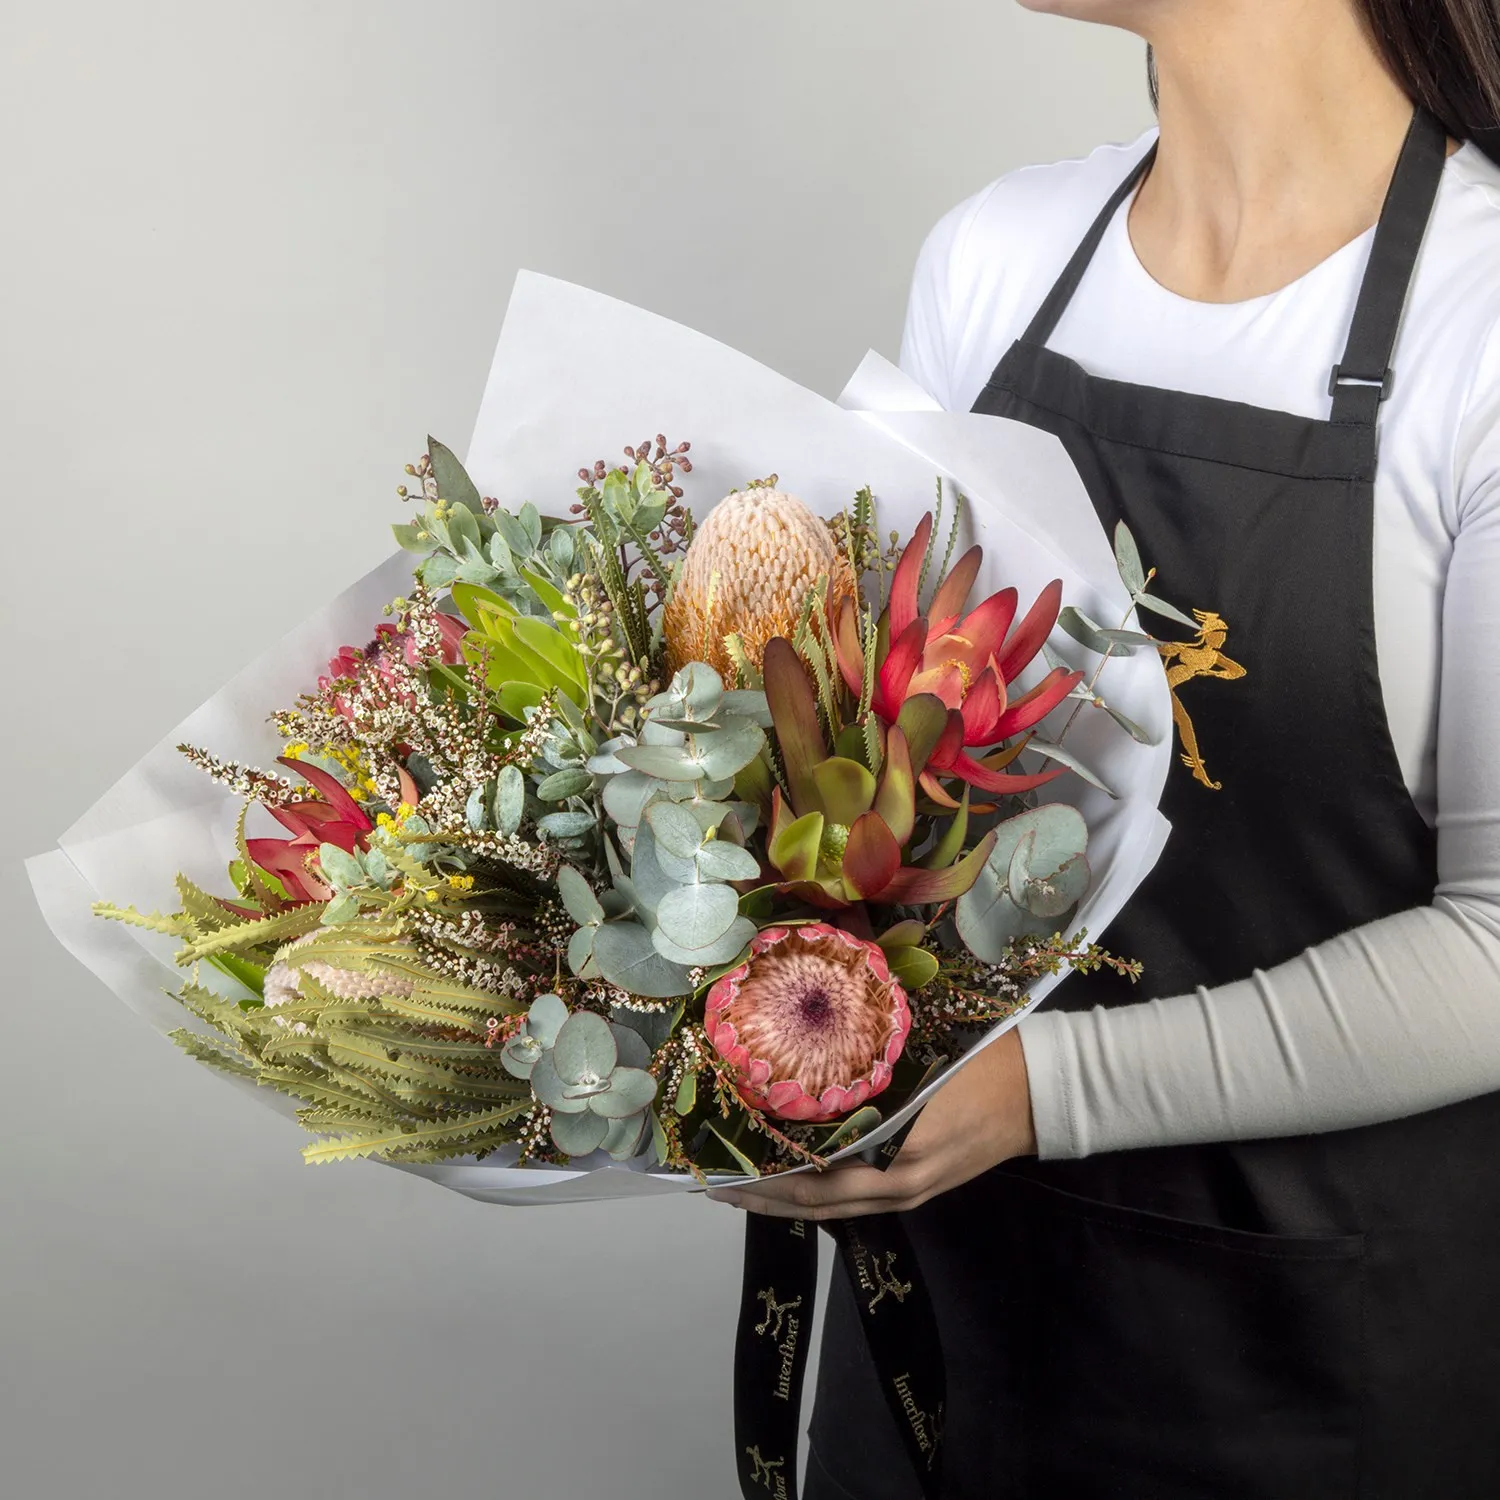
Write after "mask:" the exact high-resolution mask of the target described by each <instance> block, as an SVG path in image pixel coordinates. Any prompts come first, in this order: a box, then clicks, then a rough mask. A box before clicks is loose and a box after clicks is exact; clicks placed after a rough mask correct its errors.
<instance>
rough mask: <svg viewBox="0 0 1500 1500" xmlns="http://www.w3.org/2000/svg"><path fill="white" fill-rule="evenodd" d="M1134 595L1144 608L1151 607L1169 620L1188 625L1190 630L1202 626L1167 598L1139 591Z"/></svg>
mask: <svg viewBox="0 0 1500 1500" xmlns="http://www.w3.org/2000/svg"><path fill="white" fill-rule="evenodd" d="M1133 597H1134V599H1135V602H1136V603H1137V604H1139V605H1140V606H1141V608H1142V609H1149V610H1150V611H1151V612H1152V613H1153V614H1158V615H1165V616H1166V617H1167V618H1168V619H1169V620H1176V621H1177V622H1178V623H1179V624H1182V625H1186V626H1187V627H1188V629H1189V630H1198V629H1200V628H1201V627H1200V626H1199V624H1198V622H1197V621H1196V620H1194V619H1192V618H1190V617H1189V616H1188V615H1185V614H1183V612H1182V611H1181V610H1180V609H1178V608H1177V606H1176V605H1175V604H1168V603H1167V601H1166V600H1165V599H1158V598H1157V597H1156V595H1155V594H1146V593H1138V594H1136V595H1134V596H1133Z"/></svg>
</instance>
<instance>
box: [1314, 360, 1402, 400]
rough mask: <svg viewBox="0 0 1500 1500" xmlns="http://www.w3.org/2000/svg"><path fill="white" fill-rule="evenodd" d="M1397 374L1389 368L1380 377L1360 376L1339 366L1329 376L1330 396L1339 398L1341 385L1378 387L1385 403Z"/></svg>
mask: <svg viewBox="0 0 1500 1500" xmlns="http://www.w3.org/2000/svg"><path fill="white" fill-rule="evenodd" d="M1395 377H1396V372H1395V371H1394V370H1392V369H1390V368H1389V367H1387V368H1386V369H1385V371H1384V372H1383V373H1382V374H1379V375H1358V374H1356V373H1355V372H1354V371H1353V370H1346V369H1345V368H1344V366H1343V365H1341V364H1338V365H1335V366H1334V367H1333V370H1332V371H1331V372H1330V374H1329V376H1328V394H1329V395H1330V396H1337V395H1338V393H1339V387H1340V386H1341V385H1378V386H1379V387H1380V399H1381V400H1382V401H1384V400H1385V399H1386V398H1387V397H1388V396H1389V395H1390V394H1391V384H1392V382H1393V381H1394V380H1395Z"/></svg>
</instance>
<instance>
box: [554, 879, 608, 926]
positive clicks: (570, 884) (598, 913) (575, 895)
mask: <svg viewBox="0 0 1500 1500" xmlns="http://www.w3.org/2000/svg"><path fill="white" fill-rule="evenodd" d="M557 893H558V895H560V896H561V897H562V903H563V906H564V908H565V909H566V910H567V913H568V915H569V916H570V917H572V919H573V920H574V921H575V922H577V923H578V925H579V926H580V927H582V926H585V925H587V924H588V923H590V922H602V921H603V920H604V908H603V907H602V906H600V905H599V898H598V897H597V896H596V895H595V894H594V892H593V889H592V888H591V887H590V885H589V883H588V881H587V880H585V879H584V878H583V876H582V875H580V874H579V873H578V871H577V870H575V869H574V868H573V866H572V865H559V866H558V868H557Z"/></svg>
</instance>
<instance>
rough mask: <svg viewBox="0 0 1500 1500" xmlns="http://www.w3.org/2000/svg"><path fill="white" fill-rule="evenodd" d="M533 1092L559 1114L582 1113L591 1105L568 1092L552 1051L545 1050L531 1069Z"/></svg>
mask: <svg viewBox="0 0 1500 1500" xmlns="http://www.w3.org/2000/svg"><path fill="white" fill-rule="evenodd" d="M531 1092H532V1093H533V1094H535V1095H536V1097H537V1098H538V1099H539V1100H540V1101H541V1102H542V1103H543V1104H545V1105H546V1106H547V1108H548V1109H551V1110H554V1111H555V1112H557V1113H558V1114H565V1115H581V1114H582V1113H583V1112H584V1111H585V1110H587V1109H588V1107H589V1101H588V1100H587V1099H575V1098H573V1097H572V1096H571V1095H570V1094H568V1093H567V1091H566V1088H565V1087H564V1084H563V1081H562V1079H561V1078H559V1077H558V1076H557V1068H556V1066H555V1064H554V1063H553V1061H552V1053H551V1052H550V1051H548V1052H543V1053H542V1055H541V1056H540V1057H539V1058H537V1060H536V1066H535V1067H533V1068H532V1070H531Z"/></svg>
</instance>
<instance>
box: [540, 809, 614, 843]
mask: <svg viewBox="0 0 1500 1500" xmlns="http://www.w3.org/2000/svg"><path fill="white" fill-rule="evenodd" d="M598 825H599V820H598V818H596V817H595V816H594V814H593V813H587V812H555V813H548V814H547V815H546V816H545V817H542V818H538V819H537V825H536V826H537V827H538V828H539V829H540V830H541V831H542V832H543V833H545V834H546V835H547V837H548V838H552V839H576V838H581V837H582V836H583V835H584V834H586V833H590V832H592V831H593V829H595V828H597V827H598Z"/></svg>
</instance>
